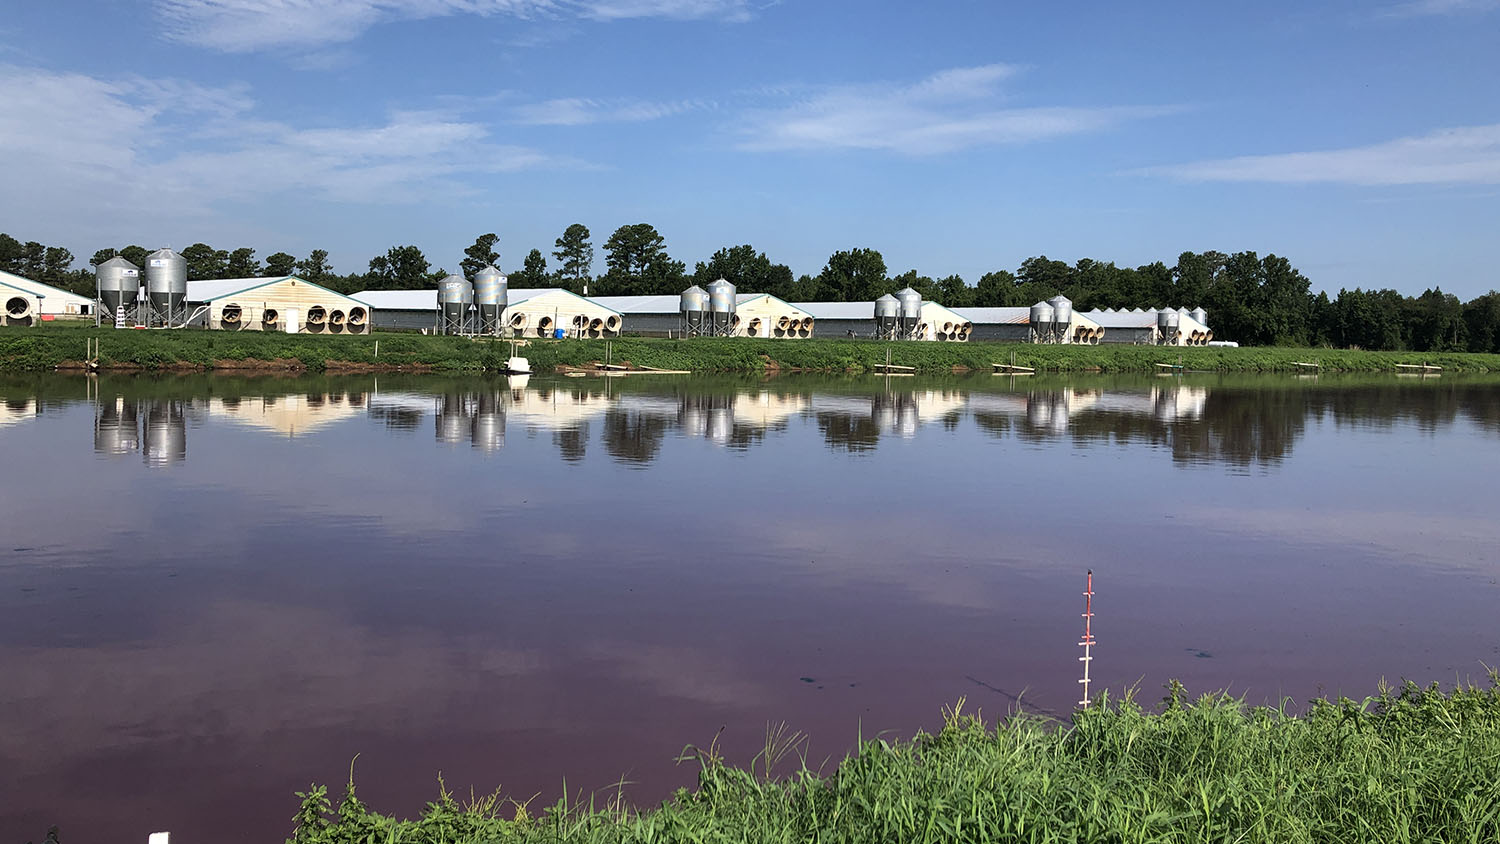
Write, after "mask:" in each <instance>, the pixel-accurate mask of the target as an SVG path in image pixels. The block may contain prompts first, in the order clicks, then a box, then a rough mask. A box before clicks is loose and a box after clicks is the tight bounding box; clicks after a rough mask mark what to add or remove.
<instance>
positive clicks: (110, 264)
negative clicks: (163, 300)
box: [94, 255, 141, 317]
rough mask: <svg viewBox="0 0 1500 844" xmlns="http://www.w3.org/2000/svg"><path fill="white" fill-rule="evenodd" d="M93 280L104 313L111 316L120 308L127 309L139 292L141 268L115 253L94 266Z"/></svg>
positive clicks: (133, 305)
mask: <svg viewBox="0 0 1500 844" xmlns="http://www.w3.org/2000/svg"><path fill="white" fill-rule="evenodd" d="M94 280H95V282H96V284H97V285H98V288H99V301H100V302H102V303H103V304H104V310H105V313H107V314H109V315H110V316H111V317H113V316H115V315H116V314H117V313H119V311H120V309H121V308H124V309H125V310H126V311H129V310H130V309H131V308H134V307H135V300H136V297H137V296H138V295H140V292H141V268H140V267H137V266H136V265H135V264H132V263H130V262H129V261H127V260H125V259H124V258H121V257H120V256H119V255H116V256H115V257H113V258H110V259H109V260H108V261H105V262H104V263H102V264H100V265H99V266H98V267H96V268H94Z"/></svg>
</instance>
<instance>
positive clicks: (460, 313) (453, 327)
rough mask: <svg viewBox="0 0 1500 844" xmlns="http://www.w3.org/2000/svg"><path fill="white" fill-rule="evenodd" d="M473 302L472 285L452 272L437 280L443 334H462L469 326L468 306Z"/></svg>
mask: <svg viewBox="0 0 1500 844" xmlns="http://www.w3.org/2000/svg"><path fill="white" fill-rule="evenodd" d="M472 304H474V285H472V284H470V283H469V280H468V279H466V278H464V277H463V276H461V275H457V274H453V275H449V276H448V277H447V278H444V279H443V280H442V281H440V282H438V310H439V311H440V312H441V313H442V316H443V333H444V334H464V333H467V331H468V328H469V306H470V305H472Z"/></svg>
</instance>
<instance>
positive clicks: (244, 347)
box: [0, 324, 1500, 373]
mask: <svg viewBox="0 0 1500 844" xmlns="http://www.w3.org/2000/svg"><path fill="white" fill-rule="evenodd" d="M93 339H98V340H99V341H100V348H99V357H98V362H99V365H100V367H101V368H104V369H148V370H162V369H205V370H213V369H218V370H234V369H242V368H244V369H256V368H268V369H283V370H285V369H295V370H308V371H312V372H322V371H325V370H339V369H350V368H352V369H360V368H369V369H374V368H389V369H436V370H445V371H458V372H462V371H471V372H472V371H486V370H487V371H496V370H499V369H501V368H502V367H503V366H504V364H505V361H506V359H507V358H508V357H510V354H511V345H510V343H508V342H505V341H499V340H470V339H466V338H462V337H432V336H424V335H420V334H374V335H370V336H349V335H341V336H325V335H308V334H276V333H261V332H258V331H240V332H234V333H229V332H221V331H200V330H193V329H184V330H180V331H116V330H115V329H112V328H102V329H95V328H93V327H92V326H88V327H85V326H78V325H66V324H62V325H48V326H45V327H41V328H3V329H0V371H41V370H51V369H55V368H57V367H59V366H63V367H66V366H80V365H81V364H82V362H83V361H84V359H85V351H84V350H85V348H86V344H87V342H88V341H90V340H93ZM377 343H378V346H377ZM519 353H520V354H522V355H524V356H525V357H526V358H528V359H529V360H530V362H531V365H532V367H533V369H534V370H536V371H538V372H547V371H552V370H554V369H557V368H559V367H580V368H586V367H589V366H592V365H593V364H595V363H598V362H600V361H604V360H606V359H610V360H612V361H614V362H615V363H629V364H631V365H633V366H636V367H654V368H658V369H676V370H691V371H694V372H737V373H761V372H765V371H775V370H801V371H819V372H867V371H870V370H872V369H873V368H874V367H875V365H876V364H883V363H885V361H886V355H887V353H889V354H890V356H891V361H892V362H893V363H896V364H900V365H903V366H912V367H915V368H916V370H917V371H918V372H927V373H938V372H951V371H954V370H955V369H958V370H964V369H968V370H977V371H980V372H988V371H990V368H991V364H994V363H1011V362H1014V363H1016V364H1017V365H1020V366H1029V367H1035V368H1036V369H1038V370H1040V371H1051V372H1081V371H1094V370H1097V371H1101V372H1155V371H1157V369H1158V367H1157V364H1162V363H1170V364H1177V363H1179V362H1180V363H1181V364H1182V365H1183V366H1184V367H1186V368H1187V369H1190V370H1203V371H1213V372H1294V371H1298V372H1300V371H1306V369H1305V368H1304V367H1299V366H1297V364H1298V363H1318V364H1320V365H1321V366H1322V367H1323V369H1325V370H1326V371H1330V372H1394V371H1397V365H1398V364H1431V365H1437V366H1441V367H1442V368H1443V371H1445V372H1500V355H1496V354H1473V353H1463V352H1449V353H1443V354H1437V353H1431V352H1363V351H1349V350H1336V349H1287V348H1275V347H1272V348H1244V349H1229V348H1199V347H1190V348H1163V347H1154V346H1110V345H1106V346H1036V345H1031V344H1027V343H890V342H881V341H874V340H846V339H815V340H760V339H750V338H729V339H707V338H703V339H695V340H664V339H657V338H642V337H623V338H619V339H615V340H607V341H606V340H561V341H552V340H532V341H529V342H528V343H527V345H526V346H525V347H524V349H523V350H521V351H520V352H519ZM271 362H275V363H274V364H273V363H271Z"/></svg>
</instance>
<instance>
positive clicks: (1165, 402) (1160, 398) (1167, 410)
mask: <svg viewBox="0 0 1500 844" xmlns="http://www.w3.org/2000/svg"><path fill="white" fill-rule="evenodd" d="M1154 392H1155V393H1156V396H1155V400H1156V401H1155V403H1156V408H1155V416H1156V419H1157V421H1158V422H1171V421H1172V420H1174V419H1176V418H1177V391H1176V390H1163V389H1161V388H1159V387H1158V388H1156V390H1155V391H1154Z"/></svg>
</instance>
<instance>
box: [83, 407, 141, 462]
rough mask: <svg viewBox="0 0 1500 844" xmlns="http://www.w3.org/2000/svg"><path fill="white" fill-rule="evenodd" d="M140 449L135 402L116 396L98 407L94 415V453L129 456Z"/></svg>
mask: <svg viewBox="0 0 1500 844" xmlns="http://www.w3.org/2000/svg"><path fill="white" fill-rule="evenodd" d="M140 447H141V431H140V419H139V417H138V416H137V415H136V412H135V402H133V401H126V400H125V398H124V397H123V396H116V397H115V400H114V401H110V402H104V403H103V404H101V405H99V407H98V409H97V410H96V411H95V415H94V452H95V453H97V454H108V455H111V456H113V455H120V454H130V453H131V452H133V451H135V450H136V449H138V448H140Z"/></svg>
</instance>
